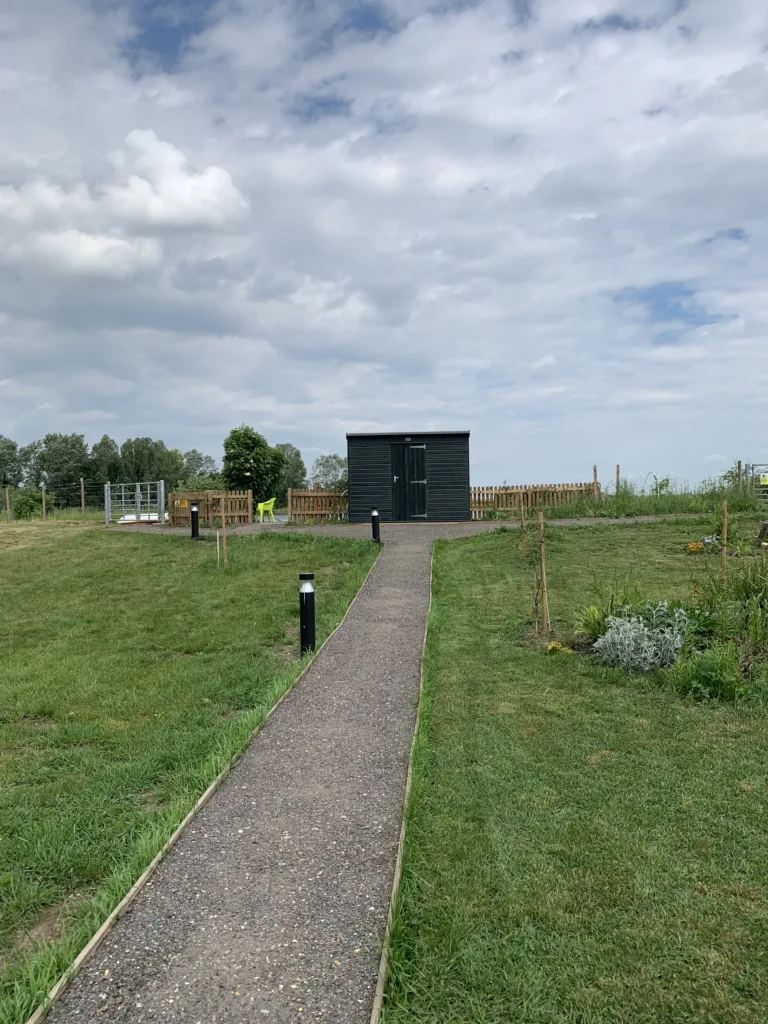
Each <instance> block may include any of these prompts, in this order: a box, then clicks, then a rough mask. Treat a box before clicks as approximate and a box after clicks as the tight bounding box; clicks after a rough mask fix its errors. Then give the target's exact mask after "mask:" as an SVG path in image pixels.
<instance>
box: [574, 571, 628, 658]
mask: <svg viewBox="0 0 768 1024" xmlns="http://www.w3.org/2000/svg"><path fill="white" fill-rule="evenodd" d="M591 590H592V594H593V597H594V601H593V603H592V604H590V605H588V606H587V607H586V608H584V609H582V611H581V612H579V614H578V615H577V616H576V623H575V628H576V636H577V638H578V639H583V640H587V641H589V643H594V642H595V640H597V639H598V637H601V636H602V635H603V634H604V633H605V631H606V629H607V628H608V619H609V618H610V617H611V616H618V617H623V618H626V617H627V616H628V615H629V609H630V608H631V606H632V605H634V604H637V603H638V602H639V601H640V600H641V596H640V594H639V591H638V588H637V584H636V583H635V582H634V581H633V580H631V579H630V578H629V577H626V578H625V579H619V578H618V576H614V578H613V580H610V581H605V580H599V579H598V578H597V576H595V577H593V580H592V586H591Z"/></svg>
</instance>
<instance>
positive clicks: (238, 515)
mask: <svg viewBox="0 0 768 1024" xmlns="http://www.w3.org/2000/svg"><path fill="white" fill-rule="evenodd" d="M193 501H196V502H197V506H198V510H199V513H200V522H201V523H206V524H207V525H208V526H210V527H214V526H216V525H217V524H218V525H219V526H220V525H221V520H222V515H223V516H224V517H226V523H227V526H246V525H247V524H248V523H252V522H253V491H177V492H175V493H173V494H171V495H170V498H169V500H168V522H169V524H170V525H171V526H185V527H187V526H189V525H190V524H191V522H192V502H193Z"/></svg>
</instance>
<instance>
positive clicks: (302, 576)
mask: <svg viewBox="0 0 768 1024" xmlns="http://www.w3.org/2000/svg"><path fill="white" fill-rule="evenodd" d="M314 578H315V574H314V573H313V572H300V573H299V579H300V580H313V579H314Z"/></svg>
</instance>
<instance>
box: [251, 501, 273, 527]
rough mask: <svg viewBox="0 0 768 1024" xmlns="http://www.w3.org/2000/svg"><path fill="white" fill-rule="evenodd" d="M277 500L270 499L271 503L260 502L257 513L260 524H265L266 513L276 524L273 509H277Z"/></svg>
mask: <svg viewBox="0 0 768 1024" xmlns="http://www.w3.org/2000/svg"><path fill="white" fill-rule="evenodd" d="M275 501H276V499H275V498H270V499H269V501H260V502H259V503H258V505H257V506H256V511H257V512H258V513H259V522H260V523H263V522H264V513H265V512H266V513H267V515H268V516H269V518H270V519H271V520H272V522H273V523H274V521H275V515H274V513H273V511H272V509H273V508H274V507H275Z"/></svg>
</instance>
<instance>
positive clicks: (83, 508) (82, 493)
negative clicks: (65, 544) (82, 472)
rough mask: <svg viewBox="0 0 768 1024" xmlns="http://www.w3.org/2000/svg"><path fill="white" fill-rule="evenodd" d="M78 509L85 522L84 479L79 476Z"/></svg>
mask: <svg viewBox="0 0 768 1024" xmlns="http://www.w3.org/2000/svg"><path fill="white" fill-rule="evenodd" d="M80 511H81V512H82V514H83V522H85V480H83V478H82V477H80Z"/></svg>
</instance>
